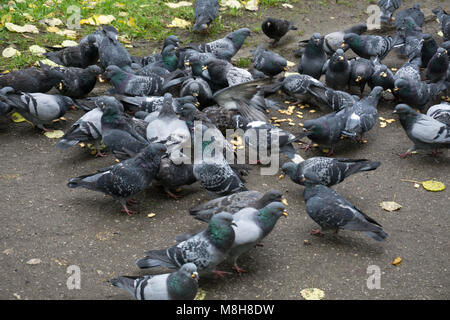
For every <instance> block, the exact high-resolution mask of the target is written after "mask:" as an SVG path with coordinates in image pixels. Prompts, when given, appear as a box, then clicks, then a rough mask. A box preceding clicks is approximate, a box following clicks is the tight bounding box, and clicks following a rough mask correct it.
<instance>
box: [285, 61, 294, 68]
mask: <svg viewBox="0 0 450 320" xmlns="http://www.w3.org/2000/svg"><path fill="white" fill-rule="evenodd" d="M295 65H296V63H295V62H292V61H288V62H287V66H288V67H289V68H291V67H294V66H295Z"/></svg>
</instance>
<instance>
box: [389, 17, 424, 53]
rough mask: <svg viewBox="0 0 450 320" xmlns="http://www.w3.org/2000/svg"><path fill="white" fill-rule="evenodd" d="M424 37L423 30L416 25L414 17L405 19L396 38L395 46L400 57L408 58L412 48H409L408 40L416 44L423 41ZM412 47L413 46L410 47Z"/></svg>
mask: <svg viewBox="0 0 450 320" xmlns="http://www.w3.org/2000/svg"><path fill="white" fill-rule="evenodd" d="M422 37H423V33H422V28H421V27H420V26H418V25H417V24H416V22H415V21H414V19H413V18H412V17H405V18H404V19H403V21H402V23H401V24H400V25H399V27H397V32H396V34H395V37H394V46H395V48H397V52H398V54H399V55H400V56H408V55H409V54H408V53H409V51H411V49H410V48H408V43H407V41H406V40H407V39H408V38H410V40H409V41H410V42H412V43H414V42H416V41H419V40H421V39H422ZM409 46H411V45H409Z"/></svg>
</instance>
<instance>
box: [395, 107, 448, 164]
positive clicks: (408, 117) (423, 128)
mask: <svg viewBox="0 0 450 320" xmlns="http://www.w3.org/2000/svg"><path fill="white" fill-rule="evenodd" d="M394 113H395V114H398V116H399V118H400V123H401V125H402V127H403V129H404V130H405V132H406V134H407V135H408V138H409V139H411V141H412V142H413V143H414V146H413V147H412V148H410V149H409V150H408V151H406V152H405V153H402V154H400V155H399V156H400V157H401V158H405V157H406V156H408V154H410V153H411V152H412V151H415V150H425V151H429V150H432V153H431V155H432V156H436V155H437V154H439V149H440V148H450V126H449V125H448V124H445V123H443V122H440V121H438V120H436V119H434V118H432V117H430V116H427V115H424V114H420V113H417V112H416V111H415V110H414V109H412V108H411V107H410V106H408V105H406V104H399V105H397V106H396V107H395V109H394Z"/></svg>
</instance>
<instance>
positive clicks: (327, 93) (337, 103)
mask: <svg viewBox="0 0 450 320" xmlns="http://www.w3.org/2000/svg"><path fill="white" fill-rule="evenodd" d="M307 90H308V92H309V93H310V94H311V95H312V96H313V97H314V100H311V101H314V104H315V105H317V106H318V107H319V108H320V109H321V110H322V111H324V112H332V111H339V110H342V109H345V108H347V107H350V106H353V105H354V104H355V103H356V102H357V101H359V97H357V96H353V95H351V94H349V93H347V92H345V91H339V90H333V89H331V88H328V87H325V86H324V85H323V84H320V85H317V84H311V86H310V87H309V88H308V89H307Z"/></svg>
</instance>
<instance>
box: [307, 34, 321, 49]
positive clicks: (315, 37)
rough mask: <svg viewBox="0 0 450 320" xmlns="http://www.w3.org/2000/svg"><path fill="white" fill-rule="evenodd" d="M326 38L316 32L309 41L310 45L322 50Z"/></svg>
mask: <svg viewBox="0 0 450 320" xmlns="http://www.w3.org/2000/svg"><path fill="white" fill-rule="evenodd" d="M324 39H325V38H324V37H322V36H321V34H320V33H318V32H316V33H314V34H313V35H312V37H311V38H310V39H309V43H310V44H311V45H313V47H316V48H322V47H323V41H324Z"/></svg>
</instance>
